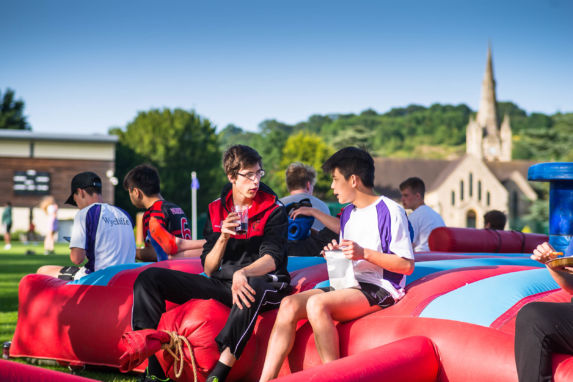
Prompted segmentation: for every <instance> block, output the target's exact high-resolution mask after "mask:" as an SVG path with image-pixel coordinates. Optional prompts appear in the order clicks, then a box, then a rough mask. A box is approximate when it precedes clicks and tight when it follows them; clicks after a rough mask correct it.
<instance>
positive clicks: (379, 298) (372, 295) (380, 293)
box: [318, 282, 396, 309]
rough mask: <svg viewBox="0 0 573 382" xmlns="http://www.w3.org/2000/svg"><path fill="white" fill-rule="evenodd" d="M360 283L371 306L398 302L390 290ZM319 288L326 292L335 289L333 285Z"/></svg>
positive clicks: (382, 305) (384, 305)
mask: <svg viewBox="0 0 573 382" xmlns="http://www.w3.org/2000/svg"><path fill="white" fill-rule="evenodd" d="M358 284H360V291H361V292H362V294H364V296H365V297H366V299H367V300H368V303H369V304H370V306H374V305H378V306H379V307H381V308H382V309H384V308H388V307H389V306H392V305H394V304H395V303H396V300H394V297H392V295H391V294H390V292H388V291H387V290H386V289H384V288H382V287H379V286H378V285H374V284H370V283H361V282H358ZM318 289H320V290H322V291H325V292H332V291H333V290H334V289H333V288H332V287H324V288H318Z"/></svg>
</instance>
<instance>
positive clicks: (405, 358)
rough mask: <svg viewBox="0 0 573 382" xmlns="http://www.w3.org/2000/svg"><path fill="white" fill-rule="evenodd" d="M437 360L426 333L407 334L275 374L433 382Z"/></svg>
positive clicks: (288, 381)
mask: <svg viewBox="0 0 573 382" xmlns="http://www.w3.org/2000/svg"><path fill="white" fill-rule="evenodd" d="M438 368H439V361H438V356H437V354H436V351H435V349H434V344H433V343H432V341H431V340H430V339H429V338H427V337H408V338H405V339H402V340H398V341H396V342H392V343H390V344H387V345H383V346H379V347H377V348H374V349H370V350H366V351H364V352H362V353H358V354H354V355H351V356H348V357H345V358H341V359H339V360H337V361H334V362H331V363H328V364H326V365H321V366H317V367H313V368H310V369H308V370H304V371H300V372H298V373H294V374H290V375H288V376H285V377H282V378H278V379H276V381H280V382H294V381H329V382H338V381H340V382H347V381H353V382H378V381H392V382H400V381H404V382H409V381H416V382H435V381H436V380H437V377H438Z"/></svg>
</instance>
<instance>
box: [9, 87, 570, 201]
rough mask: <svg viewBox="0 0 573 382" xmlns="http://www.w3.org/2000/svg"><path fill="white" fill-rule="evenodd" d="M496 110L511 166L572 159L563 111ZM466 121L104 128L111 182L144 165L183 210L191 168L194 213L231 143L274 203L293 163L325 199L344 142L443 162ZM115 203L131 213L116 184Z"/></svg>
mask: <svg viewBox="0 0 573 382" xmlns="http://www.w3.org/2000/svg"><path fill="white" fill-rule="evenodd" d="M0 96H2V97H1V98H0V102H2V104H1V110H0V129H30V126H29V124H28V122H27V121H26V117H25V116H24V114H23V108H24V102H23V101H22V100H16V99H15V96H14V92H13V91H11V90H10V89H8V90H7V91H5V92H4V93H3V95H2V94H0ZM497 107H498V116H499V118H500V121H499V122H500V124H501V119H503V117H504V116H505V115H508V116H509V117H510V121H511V126H512V131H513V139H512V141H513V158H514V159H527V160H535V161H573V151H572V150H571V149H570V148H571V147H573V134H572V133H573V113H555V114H553V115H546V114H542V113H529V114H528V113H527V112H526V111H525V110H523V109H521V108H519V106H517V105H516V104H514V103H512V102H499V103H498V106H497ZM474 114H475V111H473V110H472V109H471V108H469V107H468V106H467V105H464V104H460V105H442V104H434V105H431V106H429V107H425V106H421V105H409V106H406V107H399V108H393V109H391V110H389V111H388V112H385V113H378V112H376V111H375V110H372V109H367V110H364V111H363V112H361V113H359V114H353V113H350V114H327V115H319V114H316V115H312V116H310V117H309V118H308V119H307V120H306V121H302V122H299V123H296V124H286V123H283V122H280V121H277V120H274V119H270V120H265V121H263V122H261V123H260V124H259V126H258V128H257V130H256V131H247V130H245V129H243V128H241V127H239V126H236V125H232V124H230V125H228V126H226V127H224V128H222V129H220V130H219V131H217V129H216V127H215V126H214V125H213V124H212V123H211V121H209V119H208V118H205V117H203V116H201V115H199V114H198V113H197V112H196V111H194V110H183V109H168V108H164V109H151V110H148V111H142V112H139V113H138V114H137V115H136V116H135V118H134V119H133V120H132V121H131V122H129V123H128V124H127V125H126V126H125V127H115V128H111V129H110V130H109V133H110V134H113V135H116V136H118V138H119V142H118V144H117V146H116V150H117V152H116V174H117V176H118V178H119V179H122V178H123V176H124V175H125V174H126V173H127V171H129V169H130V168H132V167H133V166H135V165H137V164H139V163H143V162H146V163H150V164H152V165H154V166H156V167H157V168H158V169H159V172H160V175H161V182H162V193H163V195H164V196H165V197H166V198H167V199H169V200H171V201H173V202H175V203H177V204H180V205H181V206H182V207H184V209H186V210H188V209H189V207H188V206H189V205H190V195H191V191H190V184H191V171H196V172H197V176H198V179H199V182H200V190H199V192H198V199H199V200H198V207H199V209H200V211H199V212H204V211H206V209H207V205H208V203H209V202H210V201H211V200H214V199H215V198H217V197H218V192H219V191H220V189H221V186H222V185H223V184H224V183H225V182H226V179H225V177H224V173H223V171H222V170H221V155H222V152H223V151H224V150H225V149H226V148H227V147H228V146H230V145H232V144H237V143H240V144H246V145H249V146H252V147H254V148H255V149H256V150H257V151H259V153H260V154H261V155H262V156H263V161H264V162H263V165H264V168H265V170H266V172H267V174H268V175H266V176H265V178H263V182H265V183H267V184H268V185H270V186H271V187H272V188H273V189H274V190H275V191H276V192H277V194H279V195H280V196H282V195H285V194H286V186H285V184H284V171H285V169H286V167H287V166H288V164H289V163H291V162H294V161H301V162H304V163H307V164H310V165H312V166H314V167H315V168H316V169H317V172H318V174H319V179H318V183H317V185H316V188H315V192H316V194H317V196H319V197H322V198H325V199H332V198H333V196H332V194H331V193H329V187H330V183H329V177H328V175H327V174H323V173H322V171H320V166H321V164H322V163H323V162H324V161H325V160H326V158H328V157H329V156H330V155H331V154H332V153H334V152H335V151H336V150H337V149H339V148H342V147H344V146H349V145H354V146H360V147H363V148H366V149H368V150H369V151H370V152H371V153H372V154H373V155H374V156H387V157H409V158H426V159H444V158H453V157H456V156H459V155H463V153H465V133H466V126H467V124H468V121H469V118H470V116H471V115H474ZM115 200H116V203H117V204H118V205H119V206H120V207H122V208H125V209H127V210H130V212H134V210H133V208H132V206H131V204H130V202H129V198H128V195H127V193H126V192H125V191H124V190H123V189H122V187H120V186H118V187H116V195H115Z"/></svg>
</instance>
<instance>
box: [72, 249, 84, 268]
mask: <svg viewBox="0 0 573 382" xmlns="http://www.w3.org/2000/svg"><path fill="white" fill-rule="evenodd" d="M85 259H86V250H85V249H83V248H77V247H73V248H70V260H71V261H72V263H74V264H76V265H80V264H81V263H83V262H84V260H85Z"/></svg>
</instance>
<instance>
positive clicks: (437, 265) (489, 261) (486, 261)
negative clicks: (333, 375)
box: [315, 254, 542, 288]
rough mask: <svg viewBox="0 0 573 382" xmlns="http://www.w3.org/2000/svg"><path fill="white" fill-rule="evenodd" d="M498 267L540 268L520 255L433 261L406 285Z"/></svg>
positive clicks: (418, 268) (423, 265) (416, 271)
mask: <svg viewBox="0 0 573 382" xmlns="http://www.w3.org/2000/svg"><path fill="white" fill-rule="evenodd" d="M498 265H523V266H533V267H542V265H541V264H540V263H538V262H537V261H534V260H531V259H530V258H529V256H525V255H523V254H520V255H519V256H508V257H503V258H470V259H453V260H433V261H422V262H418V263H416V267H415V268H414V273H412V274H411V275H410V276H407V277H406V285H408V284H410V283H412V282H414V281H416V280H418V279H420V278H422V277H424V276H428V275H431V274H432V273H437V272H441V271H449V270H453V269H462V268H470V267H494V266H498ZM327 286H330V283H329V282H328V280H326V281H323V282H321V283H319V284H317V285H316V286H315V288H323V287H327Z"/></svg>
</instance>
